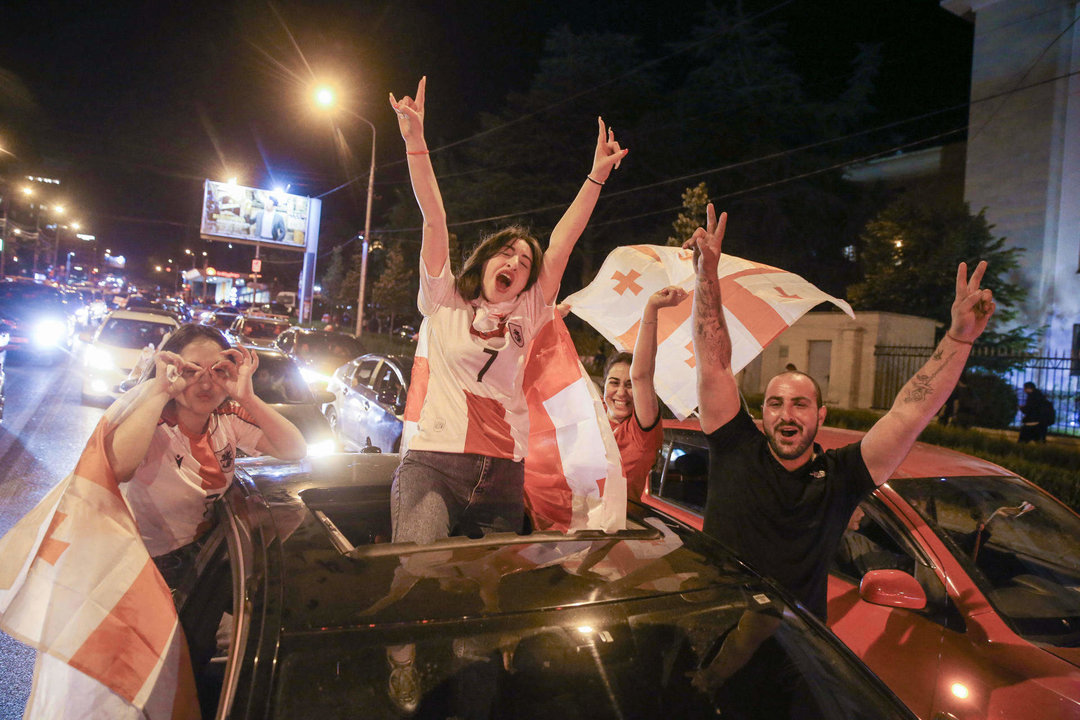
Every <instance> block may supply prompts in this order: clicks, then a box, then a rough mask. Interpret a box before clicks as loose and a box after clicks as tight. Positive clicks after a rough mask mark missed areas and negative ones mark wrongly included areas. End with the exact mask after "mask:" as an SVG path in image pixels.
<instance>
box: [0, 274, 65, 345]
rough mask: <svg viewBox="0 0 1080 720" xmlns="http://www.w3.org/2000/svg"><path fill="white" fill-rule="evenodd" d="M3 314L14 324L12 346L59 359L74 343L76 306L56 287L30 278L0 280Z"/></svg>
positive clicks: (1, 311)
mask: <svg viewBox="0 0 1080 720" xmlns="http://www.w3.org/2000/svg"><path fill="white" fill-rule="evenodd" d="M0 315H2V316H3V317H4V318H6V319H7V321H8V323H9V324H10V335H11V339H10V346H9V349H10V350H13V351H15V352H25V353H29V354H33V355H35V356H44V357H47V358H49V359H50V360H52V361H56V360H59V359H60V358H61V357H62V356H63V355H64V352H65V351H66V350H67V349H68V348H70V347H71V343H72V339H73V337H74V334H75V308H74V307H73V306H72V305H70V304H69V303H68V302H67V301H66V299H65V297H64V294H63V293H61V292H60V291H59V290H57V289H56V288H55V287H52V286H50V285H45V284H42V283H35V282H30V281H10V280H9V281H5V282H0Z"/></svg>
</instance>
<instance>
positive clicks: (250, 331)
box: [228, 315, 291, 347]
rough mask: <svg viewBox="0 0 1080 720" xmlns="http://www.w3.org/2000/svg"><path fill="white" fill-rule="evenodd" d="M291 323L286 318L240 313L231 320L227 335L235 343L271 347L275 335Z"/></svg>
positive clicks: (287, 327)
mask: <svg viewBox="0 0 1080 720" xmlns="http://www.w3.org/2000/svg"><path fill="white" fill-rule="evenodd" d="M290 326H291V323H290V322H289V321H288V320H281V319H278V318H271V317H262V316H255V315H240V316H238V317H237V318H236V319H235V320H233V324H232V327H230V328H229V332H228V335H230V336H231V339H232V341H233V342H235V343H243V344H250V345H255V346H257V347H271V346H272V345H273V344H274V340H276V339H277V336H278V335H280V334H281V333H283V332H285V331H286V330H288V329H289V327H290Z"/></svg>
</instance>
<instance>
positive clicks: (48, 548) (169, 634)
mask: <svg viewBox="0 0 1080 720" xmlns="http://www.w3.org/2000/svg"><path fill="white" fill-rule="evenodd" d="M140 391H141V388H137V389H135V390H132V391H131V392H129V393H128V396H125V397H124V398H123V399H122V400H121V401H118V402H116V403H114V404H113V406H112V407H110V408H109V411H108V412H107V413H106V414H105V416H104V417H103V418H102V419H101V421H100V422H99V423H98V426H97V428H96V429H95V430H94V434H93V435H92V436H91V438H90V441H89V442H88V443H87V445H86V448H85V449H84V450H83V453H82V456H81V457H80V458H79V462H78V464H77V465H76V466H75V470H74V471H73V472H72V474H71V475H69V476H68V477H67V478H65V479H64V480H63V481H62V482H61V483H60V484H58V485H57V486H56V487H55V488H53V490H52V491H51V492H50V493H49V494H48V495H46V496H45V498H44V499H43V500H42V501H41V502H40V503H39V504H38V505H37V506H36V507H35V508H34V509H33V510H31V511H30V512H29V513H28V514H27V515H26V516H25V517H23V518H22V519H21V520H20V521H19V522H18V523H17V524H16V525H15V526H14V527H13V528H12V529H11V530H10V531H9V532H8V533H7V534H6V535H5V536H4V537H3V538H0V628H2V629H3V630H4V631H5V632H7V633H8V634H10V635H12V636H13V637H15V638H17V639H18V640H21V641H22V642H24V643H26V644H28V645H31V646H33V647H34V648H36V649H37V651H38V663H37V667H36V668H35V672H34V686H33V690H32V691H31V694H30V700H29V701H28V703H27V707H26V715H25V717H27V718H49V719H50V720H55V719H63V718H90V717H92V718H111V719H116V718H120V719H123V720H127V719H129V718H130V719H131V720H140V719H143V718H147V719H149V720H157V719H158V718H162V719H167V718H192V719H195V718H198V717H199V706H198V701H197V699H196V695H195V684H194V679H193V677H192V671H191V662H190V658H189V656H188V650H187V645H186V642H185V640H184V635H183V631H182V630H181V628H180V623H179V621H178V618H177V614H176V608H175V606H174V605H173V601H172V597H171V595H170V592H169V588H168V587H167V586H166V584H165V581H164V580H163V579H162V578H161V575H160V574H159V573H158V571H157V568H156V567H155V566H154V563H153V561H152V560H151V559H150V555H149V553H147V551H146V548H145V546H144V545H143V543H142V540H141V539H140V537H139V532H138V529H137V528H136V525H135V520H134V518H133V517H132V516H131V513H130V511H129V510H128V507H127V504H126V503H125V502H124V499H123V497H122V496H121V494H120V488H119V485H118V483H117V481H116V478H115V476H114V474H113V472H112V469H111V468H110V466H109V463H108V460H107V458H106V455H105V438H106V437H107V435H108V434H109V433H110V432H111V431H112V430H113V429H114V428H115V427H116V426H117V424H118V423H119V422H120V420H121V419H122V418H123V417H124V416H125V413H126V412H128V411H130V409H131V407H132V405H133V401H134V400H135V399H136V397H135V396H136V395H137V394H138V393H139V392H140Z"/></svg>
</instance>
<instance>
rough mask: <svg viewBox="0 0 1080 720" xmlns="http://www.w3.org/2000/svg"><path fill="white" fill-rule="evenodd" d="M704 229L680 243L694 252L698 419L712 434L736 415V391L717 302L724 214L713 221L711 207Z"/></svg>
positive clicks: (728, 341)
mask: <svg viewBox="0 0 1080 720" xmlns="http://www.w3.org/2000/svg"><path fill="white" fill-rule="evenodd" d="M706 212H707V213H708V220H707V222H706V227H705V228H704V229H702V228H698V229H697V230H695V231H694V234H693V235H692V236H691V237H690V239H689V240H687V241H686V242H685V243H683V247H684V248H693V250H694V269H695V271H696V272H697V281H696V284H695V291H694V317H693V321H694V357H695V358H696V365H697V388H698V415H699V416H700V417H701V429H702V430H703V431H705V432H706V433H711V432H712V431H713V430H716V429H717V428H718V427H720V426H721V425H724V424H726V423H727V422H728V421H729V420H731V418H733V417H735V414H736V413H737V412H738V411H739V387H738V385H736V384H735V374H734V373H732V372H731V336H730V335H729V334H728V327H727V321H726V320H725V319H724V307H723V305H722V303H721V301H720V278H719V277H718V276H717V268H718V267H719V265H720V248H721V245H722V244H723V240H724V230H725V228H726V227H727V213H720V217H719V218H717V217H716V210H715V209H714V208H713V205H712V203H709V206H708V208H707V210H706Z"/></svg>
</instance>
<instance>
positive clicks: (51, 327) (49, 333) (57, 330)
mask: <svg viewBox="0 0 1080 720" xmlns="http://www.w3.org/2000/svg"><path fill="white" fill-rule="evenodd" d="M65 335H67V325H65V324H64V323H62V322H60V321H59V320H42V321H40V322H39V323H37V324H36V325H34V333H33V339H34V344H35V345H37V346H38V347H52V346H55V345H59V344H60V342H61V341H62V340H63V339H64V336H65Z"/></svg>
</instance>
